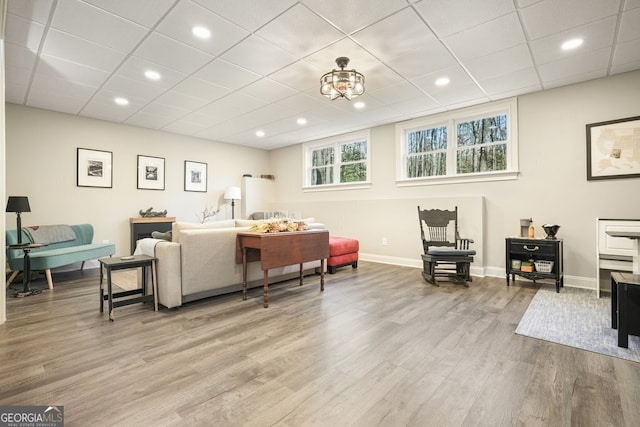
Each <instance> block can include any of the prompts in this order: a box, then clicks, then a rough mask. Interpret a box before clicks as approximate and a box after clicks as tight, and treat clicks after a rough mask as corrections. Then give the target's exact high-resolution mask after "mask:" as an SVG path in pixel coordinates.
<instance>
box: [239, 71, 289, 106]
mask: <svg viewBox="0 0 640 427" xmlns="http://www.w3.org/2000/svg"><path fill="white" fill-rule="evenodd" d="M239 92H241V93H244V94H245V95H251V96H255V97H256V98H259V99H262V100H263V101H265V102H267V103H269V102H276V101H279V100H281V99H283V98H287V97H289V96H291V95H293V94H295V93H296V92H297V91H296V90H294V89H291V88H290V87H287V86H284V85H282V84H280V83H278V82H276V81H274V80H271V79H269V78H266V77H265V78H263V79H260V80H258V81H257V82H254V83H251V84H250V85H248V86H245V87H244V88H242V89H240V91H239Z"/></svg>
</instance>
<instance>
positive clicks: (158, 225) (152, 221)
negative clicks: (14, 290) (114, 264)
mask: <svg viewBox="0 0 640 427" xmlns="http://www.w3.org/2000/svg"><path fill="white" fill-rule="evenodd" d="M175 221H176V217H174V216H156V217H140V218H130V219H129V223H130V224H131V253H133V252H134V251H135V250H136V242H137V241H138V240H140V239H144V238H145V237H151V233H153V232H154V231H159V232H161V233H166V232H167V231H169V230H171V226H172V225H173V223H174V222H175Z"/></svg>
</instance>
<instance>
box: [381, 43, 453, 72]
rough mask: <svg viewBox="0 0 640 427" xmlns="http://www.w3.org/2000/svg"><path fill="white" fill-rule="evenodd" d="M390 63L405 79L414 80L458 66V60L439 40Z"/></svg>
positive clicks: (419, 47)
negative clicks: (423, 75)
mask: <svg viewBox="0 0 640 427" xmlns="http://www.w3.org/2000/svg"><path fill="white" fill-rule="evenodd" d="M388 63H389V64H390V66H391V67H392V68H393V69H394V70H395V71H396V72H398V73H399V74H400V75H402V76H403V77H404V78H406V79H412V78H414V77H418V76H420V75H422V74H427V73H431V72H433V71H437V70H441V69H443V68H449V67H452V66H454V65H456V59H455V58H454V57H453V56H452V55H451V53H449V51H448V50H447V49H446V48H445V47H444V46H443V45H442V43H441V42H440V41H439V40H434V41H432V42H429V43H425V44H424V45H421V46H418V47H417V48H416V49H415V51H413V52H411V53H406V54H404V55H402V56H399V57H396V58H393V59H391V60H389V61H388Z"/></svg>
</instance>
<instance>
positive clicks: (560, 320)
mask: <svg viewBox="0 0 640 427" xmlns="http://www.w3.org/2000/svg"><path fill="white" fill-rule="evenodd" d="M516 334H520V335H525V336H528V337H533V338H539V339H542V340H545V341H551V342H554V343H558V344H563V345H568V346H571V347H576V348H580V349H583V350H589V351H593V352H595V353H601V354H607V355H609V356H615V357H619V358H621V359H626V360H632V361H634V362H640V337H637V336H634V335H629V348H628V349H626V348H621V347H618V331H617V330H616V329H611V298H610V297H609V296H606V297H602V298H600V299H598V298H596V297H595V293H594V291H588V290H584V289H576V288H562V289H561V290H560V293H559V294H558V293H556V291H555V289H552V288H540V289H539V290H538V292H537V293H536V294H535V296H534V297H533V299H532V300H531V303H530V304H529V308H527V311H526V312H525V313H524V316H522V320H520V324H519V325H518V328H517V329H516Z"/></svg>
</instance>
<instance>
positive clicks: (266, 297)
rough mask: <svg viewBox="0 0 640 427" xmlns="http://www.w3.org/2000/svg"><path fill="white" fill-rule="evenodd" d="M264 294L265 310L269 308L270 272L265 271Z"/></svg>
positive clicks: (263, 280)
mask: <svg viewBox="0 0 640 427" xmlns="http://www.w3.org/2000/svg"><path fill="white" fill-rule="evenodd" d="M262 294H263V297H264V303H263V305H264V308H268V307H269V270H264V277H263V279H262Z"/></svg>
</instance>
